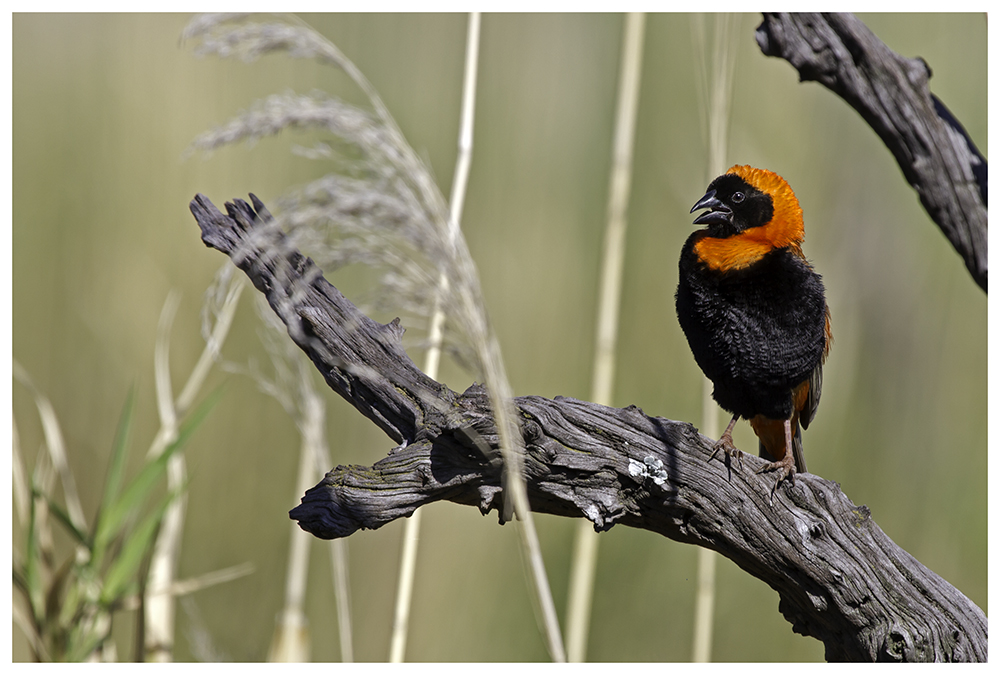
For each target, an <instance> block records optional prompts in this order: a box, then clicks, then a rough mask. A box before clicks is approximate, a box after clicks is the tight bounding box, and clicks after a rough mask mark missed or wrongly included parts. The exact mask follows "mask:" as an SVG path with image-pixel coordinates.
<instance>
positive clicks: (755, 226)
mask: <svg viewBox="0 0 1000 675" xmlns="http://www.w3.org/2000/svg"><path fill="white" fill-rule="evenodd" d="M705 208H707V209H710V210H709V211H707V212H705V213H703V214H701V215H700V216H698V217H697V218H695V221H694V222H695V224H696V225H708V227H707V228H706V229H705V230H704V232H705V234H704V236H703V237H701V238H700V239H699V241H698V242H697V243H696V244H695V247H694V250H695V253H696V254H697V255H698V257H699V258H700V259H701V260H702V262H704V263H705V264H706V265H708V266H709V267H710V268H712V269H716V270H719V271H729V270H735V269H742V268H744V267H748V266H749V265H752V264H753V263H754V262H756V261H758V260H760V259H761V258H762V257H763V256H764V255H765V254H767V253H768V252H769V251H771V250H773V249H779V248H791V249H792V250H793V251H794V252H795V253H797V254H798V255H802V248H801V244H802V239H803V236H804V230H803V222H802V208H801V207H800V206H799V200H798V199H796V198H795V193H794V192H792V188H791V187H789V185H788V183H787V182H786V181H785V179H784V178H782V177H781V176H779V175H778V174H776V173H774V172H772V171H768V170H766V169H755V168H753V167H750V166H741V165H736V166H734V167H732V168H731V169H729V171H727V172H726V173H724V174H723V175H721V176H719V177H718V178H716V179H715V180H713V181H712V183H711V184H710V185H709V186H708V192H707V193H706V194H705V196H704V197H702V198H701V199H700V200H698V203H697V204H695V205H694V207H692V209H691V212H692V213H693V212H694V211H697V210H699V209H705Z"/></svg>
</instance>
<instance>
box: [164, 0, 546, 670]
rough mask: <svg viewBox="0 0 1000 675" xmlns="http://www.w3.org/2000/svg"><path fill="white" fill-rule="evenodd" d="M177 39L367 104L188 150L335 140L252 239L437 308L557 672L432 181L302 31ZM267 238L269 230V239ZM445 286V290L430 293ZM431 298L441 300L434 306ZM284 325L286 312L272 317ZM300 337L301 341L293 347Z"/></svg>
mask: <svg viewBox="0 0 1000 675" xmlns="http://www.w3.org/2000/svg"><path fill="white" fill-rule="evenodd" d="M184 37H185V39H188V40H197V42H198V44H197V46H196V51H197V52H199V53H203V54H204V53H213V54H216V55H219V56H223V57H228V56H240V57H242V58H244V59H246V60H252V59H255V58H257V57H259V56H260V55H262V54H265V53H269V52H273V51H277V50H283V51H286V52H287V53H288V54H289V55H291V56H293V57H298V58H313V59H316V60H318V61H319V62H321V63H325V64H330V65H335V66H337V67H338V68H341V69H342V70H344V72H346V73H347V74H348V75H349V76H350V77H351V78H352V79H353V80H354V82H355V83H356V84H357V85H358V86H359V87H360V88H361V89H362V91H363V92H364V93H365V94H366V95H367V96H368V98H369V101H370V102H371V104H372V107H373V109H374V114H371V113H368V112H366V111H363V110H360V109H358V108H356V107H354V106H350V105H348V104H346V103H343V102H342V101H339V100H337V99H334V98H331V97H329V96H326V95H324V94H319V93H314V94H311V95H308V96H301V95H293V94H286V95H276V96H271V97H269V98H268V99H267V100H266V101H264V102H263V103H259V104H257V105H256V106H255V107H254V108H252V109H251V110H250V111H248V112H246V113H244V114H242V115H240V116H239V117H237V118H235V119H234V120H232V121H231V122H230V123H228V124H226V125H224V126H222V127H220V128H218V129H216V130H214V131H212V132H209V133H207V134H203V135H202V136H200V137H199V138H198V139H197V140H196V141H195V144H194V147H195V148H196V149H201V150H212V149H215V148H218V147H220V146H222V145H225V144H228V143H233V142H236V141H238V140H247V141H252V140H256V139H258V138H261V137H264V136H268V135H273V134H275V133H277V132H278V131H280V130H283V129H286V128H315V129H321V130H324V131H326V132H329V133H332V134H333V135H334V137H335V139H336V142H335V143H336V144H335V145H333V144H326V145H319V146H317V147H316V148H314V149H313V151H311V154H312V155H314V156H322V157H329V158H332V159H334V160H335V161H337V162H338V163H339V164H340V165H341V169H342V170H341V172H340V173H339V174H329V175H327V176H325V177H324V178H321V179H319V180H317V181H315V182H314V183H312V184H311V185H308V186H306V187H305V188H304V189H302V190H300V191H299V192H297V193H296V194H294V195H291V196H290V197H289V198H287V199H286V200H284V201H283V202H282V204H281V206H282V208H281V214H280V216H279V217H277V218H275V220H274V228H277V229H278V230H280V231H281V232H283V233H285V235H284V236H285V238H284V239H282V238H279V237H277V236H276V235H275V230H271V231H261V232H258V233H256V234H255V236H261V237H268V238H269V240H274V242H275V244H276V245H279V246H280V245H281V244H280V241H285V242H287V243H289V244H291V245H294V246H296V247H298V248H302V249H305V250H307V251H308V252H309V253H310V256H311V257H312V258H313V259H314V260H315V261H316V262H317V264H318V265H319V266H320V267H322V268H324V269H325V270H326V271H327V272H328V273H329V272H330V271H331V268H335V267H337V266H339V265H342V264H347V263H355V262H361V263H365V264H369V265H375V266H379V267H381V268H382V269H383V270H387V271H388V273H386V274H384V275H383V276H382V278H381V282H382V285H383V289H389V290H390V291H391V292H390V293H388V294H383V295H382V296H381V297H382V298H386V297H391V298H392V299H393V301H394V302H393V305H394V307H395V308H396V309H397V311H398V310H404V311H406V312H409V313H410V314H412V315H413V316H422V317H429V316H430V315H431V312H432V309H433V303H428V302H427V299H428V298H429V297H430V298H435V297H436V300H437V301H439V302H440V308H441V311H443V312H444V314H445V315H446V316H448V318H449V320H448V322H447V323H446V326H445V329H444V331H443V335H444V343H445V344H446V345H447V346H448V347H449V348H450V349H451V350H452V352H453V353H454V354H457V356H458V357H459V359H460V360H463V361H465V362H467V363H469V364H471V365H472V366H473V367H474V368H475V370H476V372H478V373H479V374H481V376H482V377H483V379H484V381H485V383H486V386H487V389H488V391H489V393H490V400H491V404H492V406H493V408H494V410H495V411H496V419H497V426H498V435H499V438H500V442H501V453H502V456H503V459H504V466H505V473H504V475H505V476H506V480H505V486H506V488H507V491H506V496H507V497H510V499H505V507H504V515H505V516H506V517H507V518H508V519H509V518H511V517H513V515H514V514H515V513H516V515H517V517H518V518H519V519H520V520H521V523H522V527H521V528H520V531H521V534H522V542H523V545H524V547H525V549H526V551H527V558H528V560H529V563H530V568H531V570H532V576H533V579H534V583H535V587H536V591H537V594H538V597H539V602H540V605H541V608H542V614H543V623H544V625H545V631H546V639H547V643H548V646H549V649H550V652H551V653H552V656H553V658H554V659H556V660H562V659H563V658H564V653H563V648H562V637H561V635H560V633H559V630H558V624H557V621H556V613H555V610H554V606H553V604H552V599H551V594H550V593H549V592H548V583H547V580H546V579H545V572H544V566H543V565H542V563H541V554H540V548H539V547H538V544H537V536H536V534H535V530H534V524H533V520H532V516H531V512H530V509H529V507H528V504H527V499H526V496H525V495H526V491H525V489H524V479H523V475H522V472H521V463H522V454H523V448H522V447H521V442H520V433H519V430H518V428H517V426H516V424H515V421H514V420H515V417H514V415H513V411H512V410H511V404H510V398H511V392H510V387H509V385H508V384H507V380H506V374H505V371H504V367H503V362H502V359H501V357H500V350H499V346H498V345H497V342H496V338H495V336H494V334H493V332H492V330H491V328H490V326H489V322H488V320H487V318H486V313H485V309H484V303H483V299H482V292H481V289H480V287H479V278H478V273H477V271H476V268H475V264H474V263H473V261H472V258H471V256H470V255H469V252H468V249H467V247H466V244H465V240H464V238H463V237H462V236H460V232H454V233H453V231H452V229H451V228H450V227H449V221H450V217H449V209H448V207H447V205H446V204H445V202H444V199H443V198H442V197H441V194H440V192H439V191H438V189H437V186H436V185H435V183H434V180H433V178H432V177H431V174H430V172H429V171H428V169H427V168H426V166H425V165H424V163H423V162H422V161H421V160H420V158H419V157H418V156H417V155H416V153H415V152H414V151H413V150H412V148H410V146H409V145H408V144H407V143H406V140H405V139H404V138H403V136H402V134H401V133H400V131H399V128H398V127H397V125H396V123H395V122H394V120H393V119H392V116H391V115H390V114H389V112H388V110H387V109H386V107H385V105H384V104H383V103H382V101H381V99H380V98H379V96H378V94H377V93H376V92H375V90H374V88H373V87H372V86H371V84H370V83H369V82H368V81H367V79H366V78H365V77H364V75H363V74H362V73H361V72H360V71H359V70H358V69H357V67H356V66H354V64H353V63H351V62H350V60H348V59H347V58H346V57H345V56H344V55H343V54H341V53H340V51H339V50H338V49H337V48H336V47H335V46H334V45H333V44H332V43H330V42H329V41H328V40H326V39H325V38H323V37H322V36H320V35H319V34H317V33H316V32H315V31H313V30H311V29H310V28H308V27H307V26H305V25H303V24H301V23H299V24H296V25H293V24H292V23H289V22H279V21H274V20H268V21H266V22H264V23H258V22H255V21H254V20H251V19H250V18H248V17H246V16H239V17H233V16H230V15H213V16H206V17H202V18H199V19H197V20H196V21H194V22H192V23H191V24H190V25H189V26H188V28H187V29H186V30H185V33H184ZM265 230H266V229H265ZM442 274H443V275H445V276H446V278H447V280H448V283H447V284H445V285H444V287H442V286H440V285H439V284H438V283H437V282H438V279H439V276H440V275H442ZM430 288H439V289H440V290H441V292H440V293H438V294H437V295H436V296H435V294H434V293H428V292H427V290H428V289H430ZM275 309H276V311H277V312H279V313H282V312H285V311H287V309H288V308H285V307H277V308H275ZM300 337H301V336H300Z"/></svg>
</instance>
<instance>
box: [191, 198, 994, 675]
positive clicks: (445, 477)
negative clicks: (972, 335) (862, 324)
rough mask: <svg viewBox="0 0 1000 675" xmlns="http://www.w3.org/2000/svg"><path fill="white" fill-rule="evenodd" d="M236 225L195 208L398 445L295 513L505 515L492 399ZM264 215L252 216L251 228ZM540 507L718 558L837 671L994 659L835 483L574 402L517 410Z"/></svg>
mask: <svg viewBox="0 0 1000 675" xmlns="http://www.w3.org/2000/svg"><path fill="white" fill-rule="evenodd" d="M251 199H252V201H253V208H251V207H250V206H249V205H248V204H246V203H245V202H243V201H240V200H237V201H236V202H235V203H234V204H227V205H226V207H227V211H228V215H224V214H222V213H220V212H219V211H218V209H216V208H215V206H214V205H212V203H211V202H210V201H209V200H208V199H206V198H205V197H203V196H201V195H198V196H197V197H196V198H195V200H194V201H193V202H192V203H191V210H192V212H193V213H194V215H195V218H196V219H197V221H198V224H199V225H200V226H201V230H202V239H203V240H204V242H205V243H206V244H207V245H208V246H210V247H213V248H216V249H218V250H220V251H222V252H223V253H226V254H227V255H229V256H230V257H231V258H232V259H233V262H234V263H236V264H237V265H238V266H239V267H240V268H241V269H242V270H244V271H245V272H246V273H247V275H248V276H249V277H250V278H251V279H252V280H253V283H254V285H255V286H256V287H257V288H258V289H259V290H260V291H261V292H263V293H265V294H266V296H267V299H268V301H269V302H270V304H271V306H272V307H273V308H274V309H275V311H276V312H277V313H278V315H279V316H280V317H282V320H283V321H285V323H286V325H288V329H289V335H291V337H292V339H293V340H295V342H296V343H297V344H298V345H299V346H300V347H301V348H302V349H304V350H305V351H306V352H307V353H308V354H309V355H310V357H311V358H312V360H313V362H314V363H315V364H316V367H317V368H319V370H320V372H322V373H323V375H324V377H325V378H326V381H327V382H328V383H329V384H330V386H331V387H333V388H334V390H335V391H337V393H339V394H340V395H341V396H343V397H344V398H345V399H347V400H348V401H349V402H350V403H352V404H353V405H354V406H355V407H356V408H357V409H358V410H359V411H361V412H362V413H363V414H364V415H365V416H367V417H368V418H369V419H371V420H372V421H374V422H375V423H376V424H378V425H379V426H380V427H381V428H382V429H383V430H385V432H386V433H387V434H388V435H389V436H390V437H392V438H393V440H394V441H396V442H397V443H398V444H399V445H398V446H397V447H396V448H394V449H393V450H392V451H391V452H390V453H389V455H388V457H386V458H385V459H383V460H381V461H380V462H378V463H376V464H375V465H374V466H372V467H360V466H347V467H345V466H338V467H337V468H336V469H334V470H333V471H331V472H330V473H328V474H327V475H326V477H325V478H324V479H323V481H322V482H321V483H320V484H319V485H317V486H316V487H314V488H312V489H311V490H309V491H308V492H307V493H306V495H305V496H304V497H303V499H302V504H301V505H300V506H298V507H296V508H295V509H293V510H292V511H291V514H290V515H291V517H292V518H294V519H295V520H297V521H298V522H299V525H300V526H301V527H302V528H303V529H305V530H307V531H309V532H311V533H313V534H314V535H316V536H317V537H322V538H335V537H345V536H348V535H350V534H352V533H354V532H356V531H358V530H361V529H373V528H377V527H381V526H382V525H385V524H386V523H388V522H391V521H392V520H395V519H397V518H400V517H403V516H409V515H410V514H412V513H413V511H414V510H415V509H416V508H417V507H419V506H421V505H423V504H427V503H429V502H433V501H438V500H448V501H452V502H456V503H459V504H469V505H474V506H477V507H478V508H479V509H480V511H481V512H482V513H484V514H486V513H488V512H489V511H490V510H491V509H497V510H498V511H499V510H500V508H501V499H500V489H501V488H500V479H501V473H502V470H501V469H502V467H501V461H500V455H499V451H498V450H497V434H496V428H495V425H494V422H493V415H492V412H491V410H490V406H489V401H488V397H487V396H486V392H485V391H484V390H483V389H482V387H479V386H478V385H474V386H472V387H470V388H469V389H468V390H467V391H466V392H464V393H463V394H458V393H456V392H453V391H451V390H450V389H448V388H447V387H445V386H444V385H441V384H439V383H437V382H434V381H433V380H431V379H430V378H428V377H427V376H426V375H424V374H423V373H422V372H420V371H419V370H418V369H417V368H416V366H415V365H414V364H413V362H412V361H411V360H410V359H409V358H408V357H407V355H406V353H405V352H404V351H403V349H402V347H401V346H400V334H401V332H402V331H401V329H400V328H399V327H398V325H397V322H393V323H390V324H386V325H382V324H379V323H376V322H374V321H372V320H371V319H369V318H368V317H366V316H364V315H363V314H362V313H361V312H360V311H359V310H358V309H357V308H356V307H355V306H354V305H352V304H351V303H350V302H349V301H348V300H347V299H346V298H344V296H343V295H341V293H340V292H339V291H337V289H336V288H334V287H333V286H332V285H330V284H329V283H328V282H327V281H326V279H324V278H323V276H322V275H321V273H320V272H319V270H318V269H316V267H315V266H314V265H313V263H312V261H311V260H309V259H308V258H305V257H303V256H302V255H301V254H300V253H299V252H298V251H296V250H294V248H292V247H290V246H289V243H288V241H287V240H286V239H285V238H284V236H283V235H282V234H281V233H280V232H278V230H277V229H276V228H275V227H274V225H273V221H272V220H271V218H270V216H269V215H268V214H267V211H266V209H265V208H264V205H263V204H262V203H261V202H260V201H259V200H257V199H256V198H255V197H253V196H252V195H251ZM255 211H256V214H255ZM515 404H516V407H517V410H518V411H519V413H520V420H521V430H522V433H523V435H524V442H525V447H526V452H527V454H526V457H525V472H526V479H527V486H528V492H529V499H530V502H531V507H532V510H534V511H538V512H542V513H551V514H556V515H560V516H567V517H576V518H579V517H585V518H587V519H589V520H590V521H592V522H593V523H594V527H595V528H596V529H597V530H599V531H601V530H607V529H609V528H611V527H612V526H613V525H616V524H622V525H626V526H630V527H638V528H643V529H647V530H651V531H653V532H657V533H659V534H662V535H664V536H666V537H669V538H671V539H675V540H677V541H682V542H687V543H692V544H696V545H699V546H705V547H708V548H711V549H713V550H716V551H718V552H719V553H721V554H722V555H724V556H726V557H727V558H729V559H730V560H733V561H734V562H735V563H736V564H737V565H739V566H740V567H742V568H743V569H744V570H746V571H747V572H749V573H750V574H753V575H754V576H756V577H758V578H760V579H762V580H764V581H765V582H766V583H768V584H769V585H770V586H771V587H772V588H774V589H775V590H776V591H777V592H778V594H779V596H780V597H781V602H780V604H779V610H780V611H781V612H782V614H783V615H784V616H785V617H786V618H787V619H788V620H789V621H790V622H791V623H792V626H793V629H794V630H795V631H797V632H799V633H802V634H804V635H811V636H813V637H816V638H817V639H819V640H821V641H823V642H824V643H825V645H826V656H827V658H828V659H830V660H901V661H923V660H948V661H951V660H954V661H984V660H986V657H987V624H986V617H985V616H984V615H983V612H982V611H981V610H980V609H979V608H978V607H976V606H975V605H974V604H973V603H972V602H970V601H969V600H968V599H967V598H966V597H965V596H964V595H962V594H961V593H960V592H959V591H958V590H956V589H955V588H954V587H952V586H950V585H949V584H948V583H947V582H945V581H944V580H943V579H941V578H940V577H938V576H937V575H935V574H934V573H933V572H931V571H930V570H928V569H927V568H926V567H924V566H923V565H921V564H920V563H919V562H917V561H916V560H915V559H913V558H912V557H911V556H910V555H909V554H907V553H906V552H905V551H903V550H902V549H900V548H899V547H898V546H896V545H895V544H894V543H893V542H892V541H891V540H890V539H889V538H888V537H887V536H886V535H885V533H883V532H882V530H881V529H880V528H879V527H878V526H877V525H876V524H875V522H874V521H873V520H872V519H871V517H870V514H869V512H868V509H867V508H866V507H864V506H862V507H857V506H855V505H854V504H852V503H851V501H850V500H849V499H848V498H847V497H846V496H845V495H844V494H843V493H842V492H841V491H840V488H839V486H838V485H837V484H835V483H832V482H830V481H827V480H824V479H822V478H820V477H819V476H814V475H811V474H800V475H798V476H796V478H795V483H794V485H786V486H784V487H783V488H781V489H779V490H778V492H777V493H776V494H775V495H774V498H773V503H771V499H770V488H771V483H772V480H773V479H771V478H769V477H764V476H758V475H757V474H756V473H754V469H756V468H757V467H758V466H759V463H760V462H761V461H762V460H758V459H757V458H755V457H747V458H746V460H745V461H746V466H745V467H743V468H737V467H735V466H734V467H725V466H724V465H723V464H722V463H720V462H709V461H707V460H708V457H709V454H710V449H709V445H710V441H709V440H708V439H706V438H704V437H702V436H701V435H699V434H698V432H697V431H696V430H695V429H694V427H692V426H691V425H690V424H686V423H682V422H673V421H670V420H666V419H663V418H659V417H649V416H648V415H646V414H645V413H643V412H642V411H641V410H640V409H639V408H636V407H635V406H630V407H628V408H623V409H618V408H609V407H605V406H601V405H597V404H594V403H588V402H585V401H578V400H575V399H569V398H556V399H554V400H549V399H545V398H541V397H537V396H524V397H520V398H517V399H515Z"/></svg>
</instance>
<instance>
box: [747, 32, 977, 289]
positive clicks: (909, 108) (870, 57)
mask: <svg viewBox="0 0 1000 675" xmlns="http://www.w3.org/2000/svg"><path fill="white" fill-rule="evenodd" d="M757 44H758V45H760V49H761V51H762V52H763V53H764V54H766V55H767V56H778V57H781V58H783V59H785V60H786V61H788V62H789V63H790V64H792V66H794V67H795V69H796V70H798V71H799V79H800V80H801V81H806V80H815V81H817V82H819V83H821V84H823V85H824V86H826V87H827V88H829V89H830V90H832V91H833V92H834V93H836V94H837V95H838V96H840V97H841V98H843V99H844V100H845V101H847V102H848V103H849V104H850V105H851V107H853V108H854V109H855V110H857V111H858V113H860V115H861V117H863V118H864V120H865V121H866V122H867V123H868V124H869V126H871V128H872V129H874V130H875V133H877V134H878V135H879V137H880V138H881V139H882V142H883V143H885V145H886V147H888V148H889V150H890V151H891V152H892V154H893V156H894V157H895V158H896V162H897V163H898V164H899V167H900V168H901V169H902V170H903V175H904V176H905V177H906V180H907V181H908V182H909V183H910V185H912V186H913V188H914V189H915V190H916V191H917V194H918V195H919V196H920V203H921V204H923V206H924V209H926V211H927V213H928V214H929V215H930V217H931V218H932V219H933V220H934V222H935V223H937V225H938V227H940V228H941V231H942V232H944V235H945V236H946V237H947V238H948V241H950V242H951V244H952V246H954V247H955V250H956V251H958V253H959V255H961V256H962V259H963V260H965V266H966V267H967V268H968V270H969V272H970V273H971V274H972V278H973V279H974V280H975V282H976V283H977V284H979V286H980V287H981V288H982V289H983V290H984V291H985V290H986V282H987V271H988V269H987V267H988V266H987V259H986V258H987V256H986V249H987V243H988V237H987V222H988V213H987V198H986V192H987V191H986V174H987V164H986V160H985V159H984V158H983V156H982V155H981V154H980V153H979V150H977V149H976V146H975V144H974V143H973V142H972V139H970V138H969V135H968V134H967V133H966V131H965V129H964V128H963V127H962V125H961V124H959V122H958V120H956V119H955V118H954V116H953V115H952V114H951V113H950V112H949V111H948V109H947V108H946V107H945V106H944V104H943V103H941V101H939V100H938V99H937V98H936V97H935V96H934V95H933V94H931V91H930V86H929V79H930V76H931V69H930V67H929V66H928V65H927V63H926V62H925V61H924V60H923V59H921V58H914V59H907V58H904V57H902V56H900V55H899V54H896V53H895V52H893V51H892V50H891V49H889V48H888V47H887V46H886V45H885V44H884V43H883V42H882V41H881V40H879V39H878V38H877V37H876V36H875V35H874V34H873V33H872V32H871V31H870V30H869V29H868V27H867V26H865V25H864V23H862V22H861V20H860V19H858V18H857V17H855V16H854V15H852V14H783V13H782V14H765V15H764V22H763V23H761V25H760V26H758V27H757ZM985 84H986V83H985V82H984V83H983V85H984V86H985Z"/></svg>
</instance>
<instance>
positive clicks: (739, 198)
mask: <svg viewBox="0 0 1000 675" xmlns="http://www.w3.org/2000/svg"><path fill="white" fill-rule="evenodd" d="M746 198H747V196H746V195H745V194H743V193H742V192H734V193H733V204H739V203H740V202H742V201H743V200H744V199H746Z"/></svg>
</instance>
